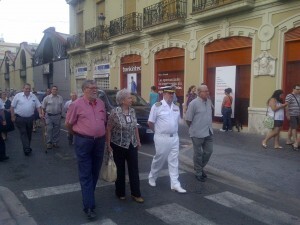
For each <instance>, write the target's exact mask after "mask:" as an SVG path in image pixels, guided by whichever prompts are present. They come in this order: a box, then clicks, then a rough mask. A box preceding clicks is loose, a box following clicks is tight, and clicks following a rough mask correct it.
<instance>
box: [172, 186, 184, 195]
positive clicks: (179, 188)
mask: <svg viewBox="0 0 300 225" xmlns="http://www.w3.org/2000/svg"><path fill="white" fill-rule="evenodd" d="M171 190H172V191H175V192H178V193H180V194H184V193H186V190H185V189H183V188H182V187H181V186H177V187H172V188H171Z"/></svg>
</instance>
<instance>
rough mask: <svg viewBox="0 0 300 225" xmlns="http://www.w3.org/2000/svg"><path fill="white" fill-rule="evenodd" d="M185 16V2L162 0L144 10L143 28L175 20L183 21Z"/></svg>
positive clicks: (180, 0) (183, 0)
mask: <svg viewBox="0 0 300 225" xmlns="http://www.w3.org/2000/svg"><path fill="white" fill-rule="evenodd" d="M186 15H187V1H186V0H164V1H161V2H159V3H156V4H154V5H151V6H148V7H146V8H144V14H143V26H144V27H150V26H153V25H156V24H160V23H165V22H168V21H172V20H176V19H184V18H186Z"/></svg>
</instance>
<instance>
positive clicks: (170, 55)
mask: <svg viewBox="0 0 300 225" xmlns="http://www.w3.org/2000/svg"><path fill="white" fill-rule="evenodd" d="M167 84H172V85H175V86H176V97H177V102H178V103H179V104H180V109H181V113H182V103H183V102H184V49H182V48H167V49H163V50H161V51H159V52H157V53H156V54H155V85H156V86H157V87H158V90H159V89H160V87H163V86H166V85H167Z"/></svg>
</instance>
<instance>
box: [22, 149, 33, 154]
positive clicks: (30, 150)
mask: <svg viewBox="0 0 300 225" xmlns="http://www.w3.org/2000/svg"><path fill="white" fill-rule="evenodd" d="M31 152H32V149H31V148H25V149H24V154H25V155H26V156H29V155H30V153H31Z"/></svg>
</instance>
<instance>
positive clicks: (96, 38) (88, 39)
mask: <svg viewBox="0 0 300 225" xmlns="http://www.w3.org/2000/svg"><path fill="white" fill-rule="evenodd" d="M108 38H109V27H108V26H106V25H99V26H97V27H93V28H92V29H89V30H86V31H85V44H86V45H90V44H94V43H97V42H101V41H106V40H108Z"/></svg>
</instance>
